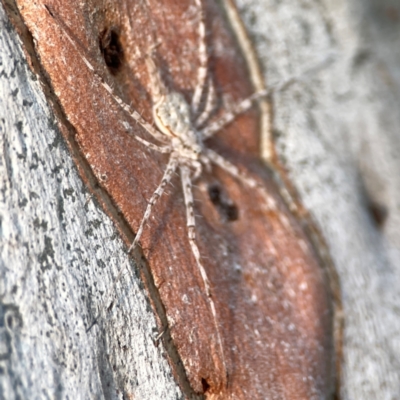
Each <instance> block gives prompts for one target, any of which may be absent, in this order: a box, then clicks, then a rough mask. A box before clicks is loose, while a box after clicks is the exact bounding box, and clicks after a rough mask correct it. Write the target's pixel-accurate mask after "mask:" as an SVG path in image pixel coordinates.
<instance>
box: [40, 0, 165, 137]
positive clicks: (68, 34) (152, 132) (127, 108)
mask: <svg viewBox="0 0 400 400" xmlns="http://www.w3.org/2000/svg"><path fill="white" fill-rule="evenodd" d="M44 7H45V8H46V10H47V12H48V13H49V15H50V16H51V17H52V18H53V19H54V20H55V21H56V22H57V23H58V25H59V27H60V28H61V30H62V31H63V34H64V35H65V36H66V38H67V40H68V41H69V42H70V43H71V45H72V47H73V48H74V49H75V50H76V52H77V53H78V55H79V57H80V58H81V59H82V61H83V62H84V63H85V65H86V67H87V68H88V69H89V70H90V71H91V72H92V73H93V76H94V78H95V79H96V80H97V81H98V82H99V83H100V84H101V86H103V88H104V89H105V90H106V91H107V92H108V93H109V94H110V95H111V97H112V98H113V99H114V101H115V102H116V103H117V104H118V105H119V106H120V107H121V108H122V109H123V110H124V111H125V112H126V113H127V114H129V116H130V117H131V118H132V119H134V120H135V121H136V122H137V123H138V124H140V125H141V126H142V127H143V128H144V129H145V130H146V131H147V132H148V133H149V134H150V135H152V136H153V137H154V138H155V139H157V140H158V141H160V142H161V143H166V142H167V140H166V138H165V136H164V135H163V134H162V133H160V132H159V131H158V130H157V129H155V128H154V127H153V126H152V125H150V124H149V123H148V122H146V121H145V120H144V118H142V116H141V115H140V114H139V113H138V112H137V111H136V110H134V109H132V108H131V107H130V106H129V105H128V104H126V103H125V102H124V101H123V100H122V99H121V97H119V96H118V95H117V94H116V93H115V90H114V89H113V88H112V87H111V86H110V85H109V84H108V83H107V82H106V81H105V79H104V78H103V77H102V76H101V75H100V74H99V73H98V72H97V71H96V69H95V68H94V66H93V65H92V63H91V62H90V61H89V56H85V54H87V51H86V49H85V48H84V47H83V45H81V44H80V43H78V41H77V40H76V39H74V38H73V36H74V34H73V33H72V32H71V30H70V28H68V26H67V25H66V24H65V22H64V21H62V20H61V18H59V17H58V15H57V14H56V13H55V12H54V11H53V9H52V8H50V7H49V6H47V5H45V6H44Z"/></svg>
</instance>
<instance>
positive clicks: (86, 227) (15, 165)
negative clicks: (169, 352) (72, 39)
mask: <svg viewBox="0 0 400 400" xmlns="http://www.w3.org/2000/svg"><path fill="white" fill-rule="evenodd" d="M0 4H1V3H0ZM237 5H238V8H239V11H240V13H241V15H242V18H243V20H244V23H245V25H246V28H247V29H248V31H249V33H250V36H251V38H252V40H253V44H254V46H255V47H256V50H257V54H258V56H259V58H260V61H261V65H262V68H263V71H264V77H265V81H266V83H267V87H268V86H269V87H273V86H276V85H279V84H281V83H282V82H285V81H287V80H288V79H292V78H296V79H294V81H293V83H292V84H291V85H288V86H287V87H286V88H284V90H281V91H279V92H278V91H277V92H274V93H273V94H272V104H273V111H274V118H273V140H274V143H275V146H276V149H277V153H278V157H279V158H280V160H281V161H282V162H283V164H284V166H285V168H286V169H287V172H288V174H289V176H290V178H291V180H292V182H293V184H294V186H295V187H296V188H297V190H298V191H299V193H300V195H301V198H302V200H303V202H304V204H305V205H306V207H307V209H308V210H309V211H310V213H311V215H312V217H313V218H314V220H315V221H316V222H317V224H318V226H319V228H320V230H321V232H322V234H323V236H324V237H325V240H326V242H327V243H328V246H329V250H330V253H331V256H332V258H333V261H334V264H335V267H336V270H337V273H338V276H339V279H340V285H341V294H342V302H343V318H344V334H343V335H344V336H343V348H342V349H341V354H342V363H341V365H342V367H341V382H340V396H341V397H340V398H341V399H358V398H360V399H361V398H362V399H377V398H379V399H396V398H400V365H399V360H400V343H399V334H398V333H399V332H400V311H399V306H398V304H400V284H399V282H400V261H399V260H400V254H399V253H400V252H399V249H400V228H399V227H400V200H399V199H400V197H399V194H400V135H399V133H398V132H399V129H400V113H399V112H398V110H399V109H400V69H399V68H398V65H400V51H399V50H398V49H399V48H400V6H399V5H398V2H396V1H394V0H392V1H389V0H385V1H378V0H369V1H357V0H352V1H344V0H338V1H327V0H325V1H321V2H315V1H305V2H298V1H294V0H287V1H284V2H276V1H272V0H264V1H262V2H259V1H256V0H238V1H237ZM327 59H331V60H332V61H331V62H329V63H326V65H324V66H323V67H321V68H315V67H316V66H319V65H320V64H321V61H324V60H327ZM309 71H312V73H308V74H307V72H309ZM0 134H1V136H0V140H1V149H2V150H1V152H0V157H1V158H0V198H1V201H0V228H1V229H0V232H1V249H0V272H1V280H0V295H1V296H0V368H1V375H0V398H5V399H17V398H22V399H27V398H54V397H57V398H77V399H80V398H82V399H87V398H96V399H97V398H106V399H108V398H122V396H123V394H124V393H126V391H128V392H130V393H133V397H134V398H139V399H176V398H183V397H184V395H183V394H182V391H181V389H180V387H179V385H178V384H177V383H176V381H175V379H174V375H173V372H172V370H171V367H170V365H169V363H168V361H167V357H166V354H165V353H166V350H165V348H164V347H163V345H162V344H159V345H157V343H156V342H155V338H156V337H157V335H158V334H159V333H160V332H159V331H158V327H157V321H156V318H155V316H154V313H153V311H152V307H151V304H150V301H149V299H148V297H147V294H146V291H145V288H144V286H143V283H142V282H141V279H140V276H139V275H135V274H125V275H124V277H123V279H121V281H120V282H119V283H118V285H117V289H116V291H117V292H118V293H119V295H120V297H119V299H118V304H117V306H115V307H114V309H113V311H112V316H111V317H110V321H111V320H112V323H110V321H108V322H107V321H105V322H99V324H100V326H94V327H93V328H92V329H91V330H90V331H89V332H87V331H86V328H87V325H86V321H88V320H89V321H90V320H93V319H94V318H95V316H96V315H97V312H98V310H99V308H101V307H102V299H103V295H104V294H105V293H106V292H107V290H108V289H109V288H110V286H111V285H112V282H113V280H114V278H115V276H116V274H117V271H118V270H119V268H120V266H121V265H122V264H123V263H124V262H125V260H126V249H125V246H124V243H123V241H122V240H121V239H120V237H119V235H118V233H117V230H116V229H115V227H114V226H113V223H112V222H111V220H110V219H109V218H108V217H107V215H105V213H104V212H103V211H102V210H101V208H100V206H99V205H98V204H97V202H96V201H95V200H94V199H92V198H91V197H90V194H89V191H88V190H87V189H86V188H85V186H84V184H83V182H82V180H81V178H80V177H79V175H78V172H77V169H76V166H75V165H74V163H73V161H72V158H71V156H70V154H69V152H68V149H67V147H66V145H65V143H64V140H63V138H62V136H61V134H60V132H59V130H58V129H57V127H56V122H55V118H54V115H53V114H52V112H51V111H50V108H49V106H48V104H47V101H46V98H45V96H44V94H43V90H42V88H41V85H40V83H39V81H38V80H37V78H36V77H35V75H34V74H33V73H32V72H31V70H30V69H29V67H28V65H27V62H26V59H25V56H24V53H23V50H22V47H21V42H20V39H19V37H18V35H16V33H15V31H14V29H13V26H12V25H11V24H10V22H9V21H8V19H7V16H6V14H5V12H4V9H3V6H2V5H1V6H0ZM263 143H264V146H263V148H262V151H261V156H262V157H264V158H265V159H268V158H269V151H270V149H269V147H268V145H267V144H268V143H269V138H264V140H263ZM131 270H132V271H134V270H135V269H134V263H133V261H132V269H131ZM111 318H112V319H111ZM103 325H104V326H103ZM126 377H129V380H128V381H127V378H126ZM127 388H128V389H127ZM124 391H125V392H124ZM266 398H268V397H266Z"/></svg>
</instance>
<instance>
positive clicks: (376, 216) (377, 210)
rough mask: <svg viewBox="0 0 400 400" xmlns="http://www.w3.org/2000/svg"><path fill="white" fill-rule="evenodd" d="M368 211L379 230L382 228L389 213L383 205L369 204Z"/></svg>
mask: <svg viewBox="0 0 400 400" xmlns="http://www.w3.org/2000/svg"><path fill="white" fill-rule="evenodd" d="M368 211H369V213H370V215H371V217H372V219H373V220H374V222H375V224H376V226H377V227H378V228H382V227H383V225H384V224H385V222H386V219H387V217H388V211H387V208H386V207H385V206H383V205H382V204H378V203H374V202H369V204H368Z"/></svg>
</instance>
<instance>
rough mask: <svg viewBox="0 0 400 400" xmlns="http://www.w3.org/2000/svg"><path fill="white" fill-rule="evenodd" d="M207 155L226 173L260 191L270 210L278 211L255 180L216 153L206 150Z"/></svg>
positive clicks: (271, 199) (270, 198)
mask: <svg viewBox="0 0 400 400" xmlns="http://www.w3.org/2000/svg"><path fill="white" fill-rule="evenodd" d="M205 155H206V157H207V158H208V159H209V160H210V161H211V162H212V163H214V164H215V165H217V166H218V167H220V168H221V169H223V170H224V171H226V172H228V173H229V174H230V175H232V176H233V177H234V178H236V179H237V180H238V181H240V182H242V183H243V184H244V185H246V186H248V187H249V188H251V189H256V190H258V191H259V193H260V194H261V195H262V197H263V198H264V200H265V202H266V205H267V207H268V209H269V210H275V209H276V207H277V205H276V202H275V200H274V199H273V198H272V197H271V196H270V195H269V194H268V193H267V191H266V190H265V188H264V187H263V186H262V185H261V184H260V183H259V182H257V181H256V180H255V179H253V178H252V177H251V176H249V175H247V174H246V173H244V172H243V171H240V170H239V168H238V167H236V165H234V164H232V163H231V162H229V161H228V160H227V159H226V158H224V157H222V156H220V155H219V154H218V153H216V152H215V151H213V150H210V149H206V150H205Z"/></svg>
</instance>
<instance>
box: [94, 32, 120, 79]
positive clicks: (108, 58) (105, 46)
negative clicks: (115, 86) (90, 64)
mask: <svg viewBox="0 0 400 400" xmlns="http://www.w3.org/2000/svg"><path fill="white" fill-rule="evenodd" d="M99 47H100V51H101V54H102V55H103V58H104V62H105V63H106V65H107V67H108V69H109V70H110V72H111V73H112V74H113V75H115V74H116V73H117V72H118V70H119V69H120V68H121V65H122V62H123V59H124V51H123V49H122V46H121V42H120V40H119V33H118V30H117V28H115V27H112V28H107V29H104V31H103V32H102V33H101V35H100V39H99Z"/></svg>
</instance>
